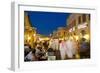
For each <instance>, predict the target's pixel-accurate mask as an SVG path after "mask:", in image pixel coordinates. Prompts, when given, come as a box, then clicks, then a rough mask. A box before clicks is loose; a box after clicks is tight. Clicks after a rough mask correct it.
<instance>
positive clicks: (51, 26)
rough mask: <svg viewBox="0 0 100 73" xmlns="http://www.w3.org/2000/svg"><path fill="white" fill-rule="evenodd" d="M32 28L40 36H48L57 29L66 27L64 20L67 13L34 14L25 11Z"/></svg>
mask: <svg viewBox="0 0 100 73" xmlns="http://www.w3.org/2000/svg"><path fill="white" fill-rule="evenodd" d="M27 13H28V16H29V19H30V23H31V24H32V27H35V28H36V29H37V33H39V34H42V35H46V36H48V35H50V33H52V32H53V31H54V30H57V28H58V27H65V26H66V19H67V18H68V16H69V15H70V14H69V13H58V12H36V11H35V12H34V11H27Z"/></svg>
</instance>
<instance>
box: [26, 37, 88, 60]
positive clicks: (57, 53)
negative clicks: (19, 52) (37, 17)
mask: <svg viewBox="0 0 100 73" xmlns="http://www.w3.org/2000/svg"><path fill="white" fill-rule="evenodd" d="M33 44H34V47H33V48H32V47H31V46H30V45H29V44H25V45H24V61H45V60H67V59H84V58H90V42H87V41H86V39H85V38H82V39H81V40H80V42H79V41H76V40H73V39H70V38H68V39H67V40H59V39H50V40H43V41H38V42H34V43H33Z"/></svg>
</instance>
